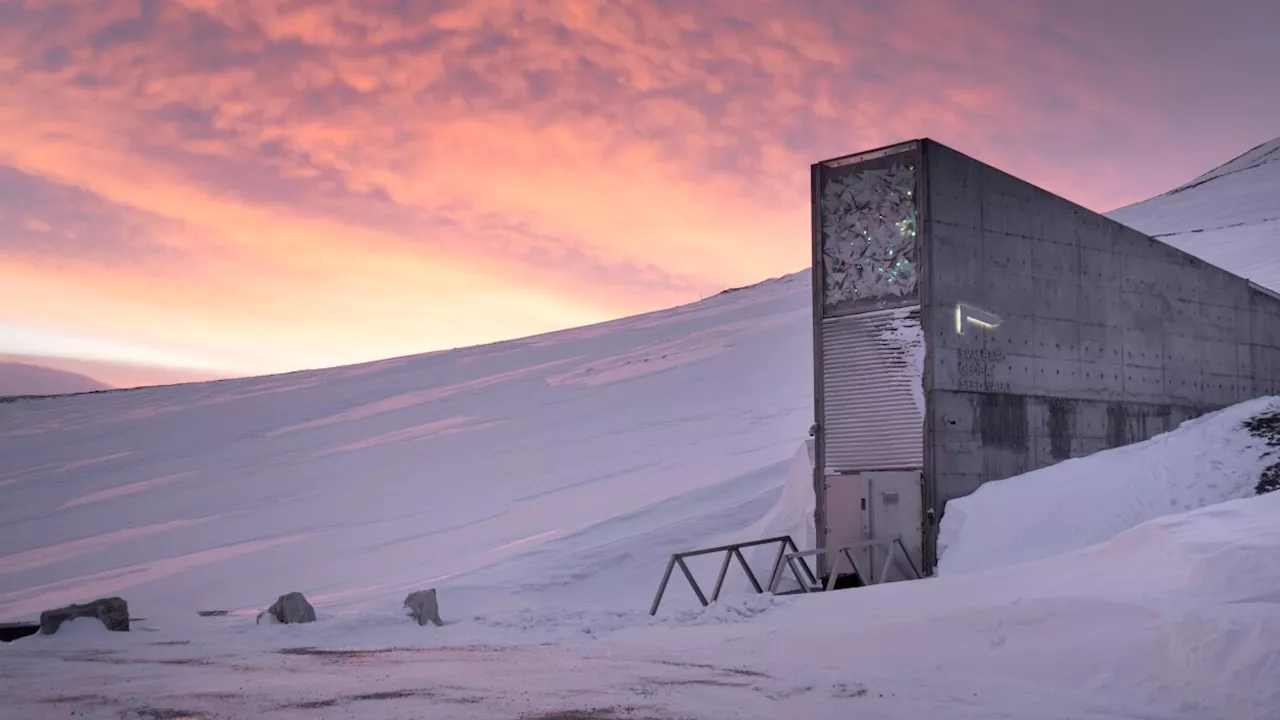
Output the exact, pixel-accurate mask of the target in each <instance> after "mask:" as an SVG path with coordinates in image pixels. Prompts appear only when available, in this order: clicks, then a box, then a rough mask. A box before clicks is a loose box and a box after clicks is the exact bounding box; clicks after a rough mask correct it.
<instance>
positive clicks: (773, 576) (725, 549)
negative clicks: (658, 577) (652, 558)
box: [649, 535, 817, 615]
mask: <svg viewBox="0 0 1280 720" xmlns="http://www.w3.org/2000/svg"><path fill="white" fill-rule="evenodd" d="M772 543H779V545H778V555H777V557H776V558H775V559H774V561H773V568H772V570H771V571H770V573H769V588H770V592H773V591H774V590H773V589H774V588H775V587H776V586H777V578H778V575H779V574H780V571H781V569H782V562H783V557H784V556H785V555H786V551H787V548H790V549H791V551H792V552H793V553H794V552H796V551H797V549H796V543H795V541H794V540H792V539H791V536H790V535H778V536H776V537H771V538H765V539H764V540H751V541H749V542H741V543H731V544H729V545H720V546H717V547H712V548H703V549H701V550H689V551H687V552H682V553H675V554H673V555H672V556H671V559H670V560H669V561H667V570H666V572H664V573H663V574H662V582H661V583H659V584H658V592H657V594H656V595H654V597H653V604H652V605H651V606H650V607H649V614H650V615H657V614H658V606H659V605H660V604H662V597H663V595H664V594H665V593H666V591H667V583H669V582H670V581H671V573H672V572H673V571H674V570H675V569H676V566H679V567H680V572H681V573H682V574H683V575H684V577H685V580H688V581H689V587H691V588H693V594H694V595H696V596H697V597H698V602H700V603H702V607H707V606H708V605H710V604H711V603H713V602H715V601H716V600H719V599H720V591H721V590H722V589H723V588H724V580H725V576H726V575H727V574H728V572H729V562H730V561H731V560H732V559H733V558H737V560H738V563H739V564H740V565H742V569H743V570H745V571H746V573H747V580H749V581H750V582H751V587H753V588H755V591H756V592H757V593H763V592H764V591H765V590H764V587H763V586H761V585H760V581H759V580H757V579H756V575H755V573H753V572H752V571H751V565H750V564H748V563H747V559H746V558H745V557H743V555H742V550H743V548H750V547H757V546H760V545H770V544H772ZM718 552H722V553H724V554H725V555H724V562H723V563H721V564H720V574H719V575H718V576H717V577H716V585H715V588H714V589H713V590H712V591H711V599H710V601H708V600H707V596H706V595H705V594H704V593H703V592H702V588H701V587H699V585H698V581H697V580H695V579H694V577H693V571H692V570H690V569H689V565H688V564H687V563H685V558H690V557H697V556H699V555H710V554H711V553H718ZM802 564H803V563H802ZM804 567H805V574H806V575H808V576H809V578H810V580H812V581H813V582H817V580H816V578H814V576H813V574H812V573H811V572H809V567H808V565H805V566H804ZM792 572H795V568H794V567H793V568H792Z"/></svg>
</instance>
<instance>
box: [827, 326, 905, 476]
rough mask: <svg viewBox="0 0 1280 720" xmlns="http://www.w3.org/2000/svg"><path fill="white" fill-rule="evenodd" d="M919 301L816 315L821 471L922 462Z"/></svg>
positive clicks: (896, 465)
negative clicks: (818, 318)
mask: <svg viewBox="0 0 1280 720" xmlns="http://www.w3.org/2000/svg"><path fill="white" fill-rule="evenodd" d="M923 371H924V333H923V330H922V328H921V326H920V307H919V306H915V307H907V308H897V309H893V310H882V311H877V312H869V313H862V314H858V315H844V316H842V317H835V318H826V319H824V320H823V321H822V382H823V400H824V407H823V418H822V432H823V445H824V453H823V455H824V456H825V458H824V459H825V462H824V466H825V470H826V472H827V473H828V474H830V473H837V472H848V471H857V470H888V469H907V468H920V467H923V465H924V389H923V382H922V380H923Z"/></svg>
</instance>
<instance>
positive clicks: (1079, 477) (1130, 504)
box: [937, 397, 1280, 575]
mask: <svg viewBox="0 0 1280 720" xmlns="http://www.w3.org/2000/svg"><path fill="white" fill-rule="evenodd" d="M1277 408H1280V398H1273V397H1262V398H1256V399H1254V400H1250V401H1248V402H1243V403H1240V404H1238V405H1233V406H1231V407H1229V408H1226V409H1224V410H1220V411H1218V412H1215V413H1211V414H1209V415H1205V416H1202V417H1199V418H1196V419H1195V420H1190V421H1187V422H1185V423H1183V424H1182V425H1181V426H1180V427H1178V428H1176V429H1174V430H1172V431H1170V432H1167V433H1163V434H1161V435H1157V436H1156V437H1153V438H1151V439H1150V440H1147V441H1145V442H1140V443H1135V444H1132V445H1127V446H1124V447H1120V448H1115V449H1112V450H1104V451H1102V452H1098V453H1094V454H1093V455H1089V456H1087V457H1082V458H1074V459H1071V460H1065V461H1063V462H1060V463H1058V464H1056V465H1050V466H1049V467H1046V468H1042V469H1040V470H1036V471H1033V472H1030V473H1026V474H1024V475H1019V476H1016V477H1012V478H1007V479H1005V480H998V481H995V482H989V483H985V484H983V485H982V486H980V487H979V488H978V489H977V490H976V491H974V492H973V493H971V494H970V495H967V496H965V497H962V498H958V499H956V500H952V501H951V502H949V503H947V507H946V512H945V514H944V515H943V517H942V524H941V526H940V528H939V536H938V545H939V553H940V555H941V557H940V559H939V562H938V568H937V572H938V574H940V575H952V574H959V573H967V572H974V571H978V570H986V569H990V568H996V567H1001V566H1005V565H1012V564H1016V563H1022V562H1028V561H1032V560H1038V559H1040V558H1046V557H1051V556H1053V555H1059V554H1061V553H1065V552H1069V551H1071V550H1076V549H1079V548H1082V547H1087V546H1089V545H1093V544H1095V543H1099V542H1102V541H1104V540H1108V539H1110V538H1113V537H1115V536H1116V535H1118V534H1120V533H1121V532H1123V531H1125V530H1128V529H1129V528H1132V527H1134V526H1136V525H1139V524H1141V523H1144V522H1146V521H1148V520H1151V519H1154V518H1157V517H1160V516H1162V515H1168V514H1170V513H1178V512H1183V511H1186V510H1194V509H1197V508H1202V507H1205V506H1207V505H1213V504H1215V503H1220V502H1224V501H1226V500H1233V499H1236V498H1243V497H1249V496H1251V495H1253V494H1254V486H1255V485H1256V484H1257V482H1258V476H1259V475H1260V474H1261V472H1262V470H1263V468H1265V467H1267V465H1269V464H1271V462H1273V459H1268V458H1266V457H1264V453H1267V452H1268V448H1267V446H1266V443H1265V442H1264V441H1262V440H1260V439H1258V438H1256V437H1254V436H1252V435H1250V434H1249V433H1248V432H1247V431H1246V430H1244V429H1243V428H1242V427H1241V423H1242V422H1244V421H1245V420H1247V419H1249V418H1251V417H1254V416H1256V415H1259V414H1262V413H1264V412H1267V411H1269V410H1274V409H1277Z"/></svg>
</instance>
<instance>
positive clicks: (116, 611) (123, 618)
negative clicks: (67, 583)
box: [40, 597, 129, 635]
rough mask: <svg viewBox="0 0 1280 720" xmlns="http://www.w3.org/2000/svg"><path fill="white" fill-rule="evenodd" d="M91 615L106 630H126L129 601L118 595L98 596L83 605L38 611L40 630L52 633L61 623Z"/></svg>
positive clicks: (127, 627) (43, 632)
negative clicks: (99, 621)
mask: <svg viewBox="0 0 1280 720" xmlns="http://www.w3.org/2000/svg"><path fill="white" fill-rule="evenodd" d="M82 617H91V618H97V619H98V620H101V621H102V624H103V625H106V626H107V629H108V630H112V631H115V632H128V630H129V603H126V602H125V601H124V600H123V599H121V598H118V597H110V598H99V599H97V600H94V601H93V602H89V603H85V604H84V605H68V606H66V607H62V608H57V609H54V610H45V611H44V612H42V613H40V632H41V634H44V635H52V634H54V633H56V632H58V628H59V627H60V626H61V625H62V623H64V622H66V621H68V620H72V619H74V618H82Z"/></svg>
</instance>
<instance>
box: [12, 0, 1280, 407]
mask: <svg viewBox="0 0 1280 720" xmlns="http://www.w3.org/2000/svg"><path fill="white" fill-rule="evenodd" d="M1277 27H1280V3H1274V2H1271V1H1270V0H1232V2H1229V3H1213V2H1209V1H1208V0H1203V1H1199V0H1197V1H1190V0H1149V1H1147V0H1071V1H1069V2H1068V1H1067V0H1062V1H1060V2H1035V1H1032V0H963V1H961V0H956V1H954V2H916V1H910V0H867V1H864V2H855V1H854V0H776V1H775V0H752V1H746V0H648V1H647V2H639V1H633V0H612V1H610V2H604V1H603V0H521V1H516V0H334V1H329V0H253V1H252V2H249V1H248V0H234V1H225V2H224V1H220V0H164V1H160V0H145V1H143V2H130V1H126V0H82V1H78V2H45V1H43V0H25V1H24V0H0V355H5V356H12V357H21V358H24V359H25V361H27V362H31V361H33V360H34V361H39V360H40V359H41V358H45V359H47V360H48V361H49V362H48V363H47V364H50V365H51V366H57V367H61V368H63V369H68V370H73V371H76V372H84V373H86V374H88V375H91V376H93V377H96V378H98V379H100V380H103V381H105V382H107V383H110V384H115V385H128V384H146V383H150V382H170V381H181V380H189V379H199V378H213V377H227V376H235V375H248V374H263V373H274V372H284V371H290V370H296V369H303V368H315V367H328V366H334V365H341V364H347V363H354V362H362V361H366V360H374V359H379V358H385V357H394V356H400V355H406V354H414V353H419V352H427V351H433V350H439V349H445V348H451V347H459V346H465V345H473V344H479V343H486V342H492V341H497V340H502V339H508V338H513V337H520V336H525V335H531V334H536V333H540V332H546V331H550V330H555V329H560V328H566V327H573V326H578V325H583V324H589V323H594V322H600V321H604V320H608V319H612V318H616V317H622V316H626V315H631V314H635V313H638V312H644V311H649V310H656V309H661V308H665V307H669V306H672V305H676V304H681V303H685V302H690V301H695V300H698V299H699V298H701V297H704V296H708V295H712V294H714V293H716V292H719V291H720V290H722V289H725V288H727V287H735V286H740V285H744V284H749V283H752V282H756V281H759V280H762V279H765V278H767V277H773V276H777V275H781V274H785V273H789V272H794V271H797V270H800V269H802V268H804V267H805V266H807V264H808V253H809V236H808V213H809V208H808V168H809V165H810V164H811V163H813V162H815V161H818V160H822V159H825V158H829V157H835V156H839V155H844V154H848V153H852V152H856V151H858V150H863V149H868V148H872V147H877V146H880V145H885V144H889V143H893V142H897V141H900V140H905V139H910V138H914V137H926V136H927V137H932V138H934V139H936V140H938V141H940V142H943V143H945V144H948V145H951V146H952V147H954V148H956V149H958V150H960V151H962V152H965V153H968V154H970V155H974V156H976V157H978V158H980V159H982V160H983V161H985V162H988V163H991V164H993V165H996V166H997V167H1000V168H1002V169H1005V170H1007V171H1009V172H1012V173H1014V174H1015V175H1018V176H1021V177H1023V178H1024V179H1026V180H1029V181H1031V182H1033V183H1036V184H1037V185H1040V186H1042V187H1045V188H1047V189H1049V190H1051V191H1053V192H1056V193H1059V194H1061V195H1063V196H1065V197H1067V198H1069V199H1072V200H1074V201H1076V202H1079V203H1081V204H1083V205H1085V206H1087V207H1090V208H1093V209H1095V210H1099V211H1106V210H1110V209H1113V208H1116V207H1119V206H1122V205H1126V204H1129V203H1132V202H1135V201H1138V200H1142V199H1144V198H1147V197H1150V196H1152V195H1155V194H1158V193H1161V192H1164V191H1165V190H1168V189H1169V188H1171V187H1173V186H1176V185H1178V184H1181V183H1183V182H1185V181H1187V180H1189V179H1191V178H1192V177H1194V176H1196V175H1199V174H1200V173H1202V172H1204V171H1206V170H1208V169H1210V168H1212V167H1214V166H1216V165H1218V164H1220V163H1222V162H1225V161H1227V160H1229V159H1230V158H1232V157H1234V156H1236V155H1238V154H1240V153H1242V152H1244V151H1245V150H1247V149H1249V148H1250V147H1252V146H1254V145H1257V144H1259V143H1261V142H1265V141H1267V140H1270V139H1272V138H1273V137H1275V136H1277V135H1280V93H1277V92H1274V91H1268V90H1267V88H1272V87H1274V82H1275V80H1274V77H1273V72H1274V70H1273V69H1274V68H1275V67H1280V43H1277V42H1275V41H1274V33H1275V28H1277Z"/></svg>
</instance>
